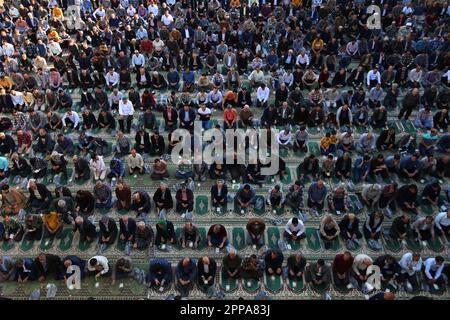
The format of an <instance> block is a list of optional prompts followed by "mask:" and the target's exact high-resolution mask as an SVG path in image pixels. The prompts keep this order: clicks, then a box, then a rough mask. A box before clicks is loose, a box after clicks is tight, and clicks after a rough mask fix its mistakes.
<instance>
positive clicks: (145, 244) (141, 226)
mask: <svg viewBox="0 0 450 320" xmlns="http://www.w3.org/2000/svg"><path fill="white" fill-rule="evenodd" d="M154 239H155V234H154V233H153V229H152V228H151V227H150V226H147V225H145V222H144V221H139V222H138V223H137V228H136V233H135V242H134V245H133V248H134V249H138V250H145V249H147V248H148V249H150V248H152V247H153V241H154Z"/></svg>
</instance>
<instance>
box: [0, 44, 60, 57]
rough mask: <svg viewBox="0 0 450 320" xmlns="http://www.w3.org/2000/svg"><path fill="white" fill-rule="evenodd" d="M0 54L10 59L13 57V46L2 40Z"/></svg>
mask: <svg viewBox="0 0 450 320" xmlns="http://www.w3.org/2000/svg"><path fill="white" fill-rule="evenodd" d="M60 49H61V48H60ZM2 53H3V55H5V56H8V57H12V56H13V55H14V46H13V45H12V44H11V43H9V42H7V41H6V40H4V41H3V45H2Z"/></svg>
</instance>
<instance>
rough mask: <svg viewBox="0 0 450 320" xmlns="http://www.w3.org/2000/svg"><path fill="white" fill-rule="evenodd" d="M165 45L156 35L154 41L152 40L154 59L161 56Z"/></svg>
mask: <svg viewBox="0 0 450 320" xmlns="http://www.w3.org/2000/svg"><path fill="white" fill-rule="evenodd" d="M165 47H166V44H165V43H164V41H162V40H161V38H160V36H159V35H157V36H156V38H155V40H153V55H154V56H156V57H159V56H161V54H162V52H163V50H164V48H165Z"/></svg>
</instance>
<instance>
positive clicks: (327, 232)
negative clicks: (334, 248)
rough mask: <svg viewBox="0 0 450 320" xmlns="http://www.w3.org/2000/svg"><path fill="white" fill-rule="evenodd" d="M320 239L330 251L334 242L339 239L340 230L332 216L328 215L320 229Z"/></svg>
mask: <svg viewBox="0 0 450 320" xmlns="http://www.w3.org/2000/svg"><path fill="white" fill-rule="evenodd" d="M319 233H320V238H321V239H322V240H323V242H324V246H325V249H330V248H331V244H332V242H333V241H334V240H335V239H337V237H338V236H339V233H340V229H339V226H338V224H337V223H336V221H335V220H334V219H333V217H332V216H331V214H326V215H325V216H324V217H323V218H322V221H321V222H320V227H319Z"/></svg>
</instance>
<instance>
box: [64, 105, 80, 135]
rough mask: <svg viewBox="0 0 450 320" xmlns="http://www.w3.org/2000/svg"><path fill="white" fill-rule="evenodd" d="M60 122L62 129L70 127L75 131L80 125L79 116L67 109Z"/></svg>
mask: <svg viewBox="0 0 450 320" xmlns="http://www.w3.org/2000/svg"><path fill="white" fill-rule="evenodd" d="M61 122H62V125H63V127H64V128H67V127H71V128H73V129H75V130H76V129H78V125H79V123H80V116H79V115H78V113H77V112H75V111H72V109H68V110H67V112H66V113H65V114H64V116H63V117H62V119H61Z"/></svg>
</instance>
